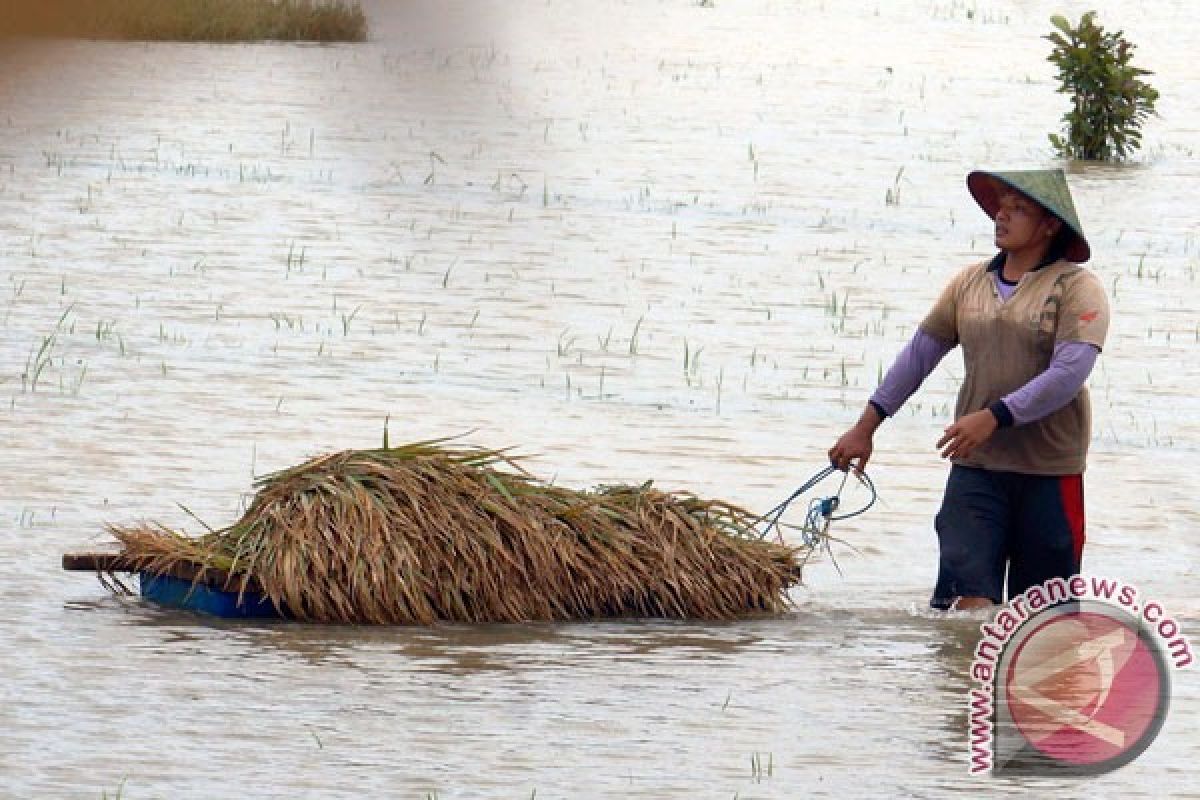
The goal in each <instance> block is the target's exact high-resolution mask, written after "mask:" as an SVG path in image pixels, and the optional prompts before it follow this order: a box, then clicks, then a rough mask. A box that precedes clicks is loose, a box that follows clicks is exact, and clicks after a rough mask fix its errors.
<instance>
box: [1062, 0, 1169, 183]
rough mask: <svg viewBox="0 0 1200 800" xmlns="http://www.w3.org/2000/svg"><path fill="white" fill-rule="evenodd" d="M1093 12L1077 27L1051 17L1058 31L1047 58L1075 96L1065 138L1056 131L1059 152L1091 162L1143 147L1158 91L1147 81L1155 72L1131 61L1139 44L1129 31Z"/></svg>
mask: <svg viewBox="0 0 1200 800" xmlns="http://www.w3.org/2000/svg"><path fill="white" fill-rule="evenodd" d="M1095 19H1096V12H1094V11H1089V12H1088V13H1086V14H1084V15H1083V16H1082V17H1081V18H1080V20H1079V27H1077V28H1072V27H1071V23H1070V22H1069V21H1068V20H1067V19H1066V17H1062V16H1058V15H1055V16H1053V17H1051V18H1050V22H1051V23H1052V24H1053V25H1054V27H1056V28H1058V30H1059V32H1058V33H1052V34H1050V35H1048V36H1045V37H1043V38H1045V39H1049V40H1050V41H1051V42H1053V43H1054V50H1053V52H1051V53H1050V56H1049V57H1048V58H1047V60H1048V61H1050V62H1052V63H1053V64H1054V65H1055V66H1056V67H1058V79H1059V81H1060V82H1061V85H1060V86H1059V88H1058V91H1059V92H1061V93H1063V94H1068V95H1071V100H1072V106H1071V110H1070V111H1068V112H1067V113H1066V114H1064V115H1063V122H1065V123H1066V129H1065V131H1064V133H1065V134H1066V135H1065V137H1063V136H1059V135H1058V134H1054V133H1052V134H1050V143H1051V144H1053V145H1054V148H1055V149H1056V150H1057V151H1058V153H1059V155H1062V156H1065V157H1067V158H1076V159H1082V160H1087V161H1119V160H1121V159H1124V158H1125V157H1127V156H1128V155H1129V154H1131V153H1132V152H1133V151H1134V150H1137V149H1138V148H1139V147H1141V146H1142V134H1141V131H1140V130H1139V128H1141V126H1142V122H1143V121H1144V120H1145V119H1146V117H1148V116H1149V115H1151V114H1153V113H1154V103H1155V101H1156V100H1158V91H1157V90H1155V89H1154V87H1152V86H1150V84H1148V83H1146V82H1145V81H1143V80H1141V76H1143V75H1152V74H1153V73H1151V72H1150V71H1148V70H1144V69H1138V68H1137V67H1135V66H1133V65H1132V64H1130V63H1129V62H1130V59H1132V58H1133V50H1134V46H1133V45H1132V44H1130V43H1129V41H1128V40H1126V39H1125V37H1124V32H1123V31H1117V32H1116V33H1105V32H1104V28H1102V27H1101V26H1099V25H1097V24H1096V21H1095Z"/></svg>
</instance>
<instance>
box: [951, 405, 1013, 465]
mask: <svg viewBox="0 0 1200 800" xmlns="http://www.w3.org/2000/svg"><path fill="white" fill-rule="evenodd" d="M997 425H998V423H997V422H996V415H995V414H993V413H992V412H991V411H989V410H988V409H986V408H985V409H983V410H982V411H975V412H973V413H970V414H967V415H966V416H965V417H961V418H960V419H958V420H957V421H956V422H955V423H954V424H953V425H951V426H950V427H948V428H946V433H945V435H943V436H942V438H941V439H938V443H937V446H938V447H939V448H941V450H942V458H967V457H968V456H970V455H971V451H972V450H974V449H975V448H976V447H978V446H979V445H981V444H983V443H984V442H986V441H987V440H988V437H989V436H991V435H992V432H993V431H994V430H996V428H997Z"/></svg>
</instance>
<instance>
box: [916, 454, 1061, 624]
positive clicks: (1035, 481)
mask: <svg viewBox="0 0 1200 800" xmlns="http://www.w3.org/2000/svg"><path fill="white" fill-rule="evenodd" d="M935 526H936V528H937V534H938V543H939V545H940V550H941V557H940V560H939V563H938V579H937V586H936V587H934V590H933V598H932V599H931V600H930V601H929V604H930V605H931V606H933V607H934V608H941V609H946V608H949V607H950V605H951V603H953V602H954V599H955V598H958V597H988V598H991V600H992V601H993V602H995V603H1001V602H1004V600H1005V599H1006V598H1005V596H1004V588H1005V570H1006V569H1007V572H1008V580H1007V584H1008V598H1009V599H1011V598H1013V597H1015V596H1017V595H1018V594H1020V593H1021V592H1024V591H1025V590H1026V589H1028V588H1029V587H1031V586H1036V585H1037V584H1039V583H1043V582H1044V581H1047V580H1049V579H1051V578H1068V577H1070V576H1071V575H1075V574H1078V572H1079V569H1080V566H1081V565H1082V561H1083V542H1084V516H1083V476H1081V475H1061V476H1059V475H1054V476H1046V475H1025V474H1022V473H1017V472H993V471H991V470H986V469H978V468H975V467H962V466H958V465H957V464H956V465H955V466H953V467H951V469H950V477H949V478H948V479H947V481H946V494H945V497H944V498H943V500H942V508H941V510H940V511H939V512H938V515H937V519H936V521H935Z"/></svg>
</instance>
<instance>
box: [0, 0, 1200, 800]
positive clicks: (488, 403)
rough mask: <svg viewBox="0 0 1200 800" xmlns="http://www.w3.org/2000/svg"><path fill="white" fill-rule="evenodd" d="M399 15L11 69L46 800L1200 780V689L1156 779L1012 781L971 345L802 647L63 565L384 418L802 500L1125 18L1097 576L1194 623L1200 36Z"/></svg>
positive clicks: (10, 211) (764, 500)
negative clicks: (317, 614) (963, 581)
mask: <svg viewBox="0 0 1200 800" xmlns="http://www.w3.org/2000/svg"><path fill="white" fill-rule="evenodd" d="M366 8H367V10H368V13H369V16H370V19H371V24H372V40H371V41H370V42H369V43H366V44H363V45H355V46H310V45H280V44H262V45H234V46H210V45H202V44H143V43H97V42H37V43H30V42H2V43H0V442H2V446H0V563H2V564H3V565H4V568H5V575H4V580H3V581H0V659H2V664H3V667H2V670H0V674H2V675H3V677H2V678H0V796H3V797H13V798H25V797H39V798H40V797H49V798H64V797H91V798H95V797H100V796H102V794H105V793H107V795H108V796H109V797H112V796H114V795H115V794H116V793H117V792H120V793H121V795H120V796H122V797H125V798H158V797H171V798H212V797H262V798H276V797H278V798H294V797H396V798H422V799H425V798H432V797H436V798H473V797H503V798H524V797H536V798H539V800H540V799H542V798H590V797H612V798H633V797H644V798H693V797H704V798H708V797H712V798H732V797H740V798H792V797H799V796H805V795H813V796H837V797H856V796H908V797H935V796H962V797H974V796H979V795H981V794H983V793H985V792H1000V793H1004V794H1024V793H1028V794H1033V795H1038V796H1051V795H1053V796H1076V795H1084V794H1086V795H1088V796H1096V795H1097V794H1098V795H1100V796H1116V795H1121V796H1129V797H1162V796H1166V795H1175V796H1187V795H1190V796H1200V776H1198V775H1197V771H1196V767H1195V764H1196V763H1197V761H1198V760H1200V739H1198V737H1197V734H1196V733H1195V726H1194V722H1193V720H1194V717H1195V716H1196V713H1197V711H1200V700H1198V692H1197V688H1196V681H1195V679H1194V672H1182V673H1178V674H1176V675H1175V679H1176V680H1175V684H1174V697H1173V699H1172V708H1171V714H1170V716H1169V718H1168V719H1167V722H1166V725H1165V727H1164V729H1163V731H1162V733H1161V735H1160V736H1159V738H1158V740H1157V741H1156V742H1155V743H1154V744H1153V745H1152V746H1151V748H1150V749H1149V750H1148V751H1147V752H1146V753H1144V754H1143V755H1142V756H1141V757H1140V758H1139V759H1138V760H1137V761H1135V762H1134V763H1133V764H1131V765H1129V766H1127V767H1125V768H1123V769H1121V770H1119V771H1117V772H1114V773H1111V774H1108V775H1105V776H1103V777H1100V778H1095V779H1089V780H1075V781H1066V780H1058V779H1040V780H1036V781H1034V780H1027V781H1016V780H1011V779H990V780H985V781H984V782H982V783H981V782H980V779H971V778H968V776H967V756H966V745H965V742H966V724H965V704H966V690H967V685H968V681H967V667H968V662H969V653H970V650H971V649H972V648H973V647H974V645H975V641H976V637H977V626H978V625H979V623H980V621H981V619H982V617H980V616H970V615H961V616H952V617H950V618H946V617H939V616H935V615H933V614H930V613H929V612H927V611H926V610H925V604H926V601H927V598H928V592H929V589H930V587H931V585H932V581H933V577H934V569H935V566H936V544H935V541H934V537H933V533H932V518H933V515H934V513H935V511H936V509H937V505H938V502H939V499H940V494H941V488H942V483H943V481H944V477H945V472H946V465H945V464H944V463H943V462H941V461H940V460H939V459H938V457H937V453H936V451H935V449H934V442H935V441H936V440H937V438H938V436H939V435H940V432H941V428H942V427H943V426H944V425H945V424H947V423H948V421H949V416H950V414H951V412H952V409H953V395H954V392H955V390H956V386H957V383H956V380H957V378H958V377H960V375H961V362H960V360H959V359H958V358H957V356H954V357H951V358H948V359H947V360H946V362H945V363H944V364H943V366H942V367H940V368H939V370H938V372H937V373H935V375H934V376H932V377H931V378H930V380H929V381H928V382H927V384H926V386H925V387H923V388H922V390H921V392H920V393H919V394H918V395H917V396H916V397H914V398H913V400H912V401H911V402H910V404H909V406H908V407H907V408H906V409H905V410H904V411H903V412H902V413H901V414H899V415H898V417H897V418H896V419H894V420H891V421H889V422H888V423H887V424H886V426H885V427H884V428H883V429H882V430H881V431H880V433H879V434H878V436H877V439H876V446H877V451H876V455H875V457H874V459H873V462H872V468H871V473H872V476H873V478H874V480H875V482H876V483H877V485H878V486H879V490H880V500H879V504H878V506H877V507H876V508H875V509H873V510H872V511H871V512H869V513H868V514H866V515H864V516H862V517H858V518H856V519H853V520H848V521H846V522H843V523H840V524H838V525H837V526H835V529H834V531H833V532H834V533H835V535H837V536H838V537H839V538H841V539H843V540H844V541H845V542H847V543H848V544H850V545H853V546H854V549H851V548H850V547H848V546H843V547H838V548H836V549H835V550H834V553H835V555H836V556H837V562H838V563H837V566H836V567H835V565H834V564H832V563H831V562H830V561H829V560H828V559H824V560H822V561H820V562H818V563H816V564H815V565H813V566H811V567H810V568H809V570H808V572H807V575H806V578H807V580H806V583H807V585H806V586H805V587H803V588H800V589H797V590H796V591H795V592H794V596H793V599H794V600H795V604H796V608H795V610H794V611H793V612H791V613H789V614H786V615H784V616H781V617H773V618H765V619H753V620H747V621H741V622H736V623H723V624H700V623H680V622H663V621H622V622H605V623H599V624H592V623H589V624H571V625H509V626H483V627H459V626H447V627H442V628H436V629H429V630H427V629H406V628H354V627H315V626H301V625H292V624H274V625H272V624H245V623H228V622H221V621H215V620H209V619H204V618H198V617H194V616H191V615H188V614H183V613H172V612H167V611H164V610H161V609H158V608H154V607H150V606H147V605H146V604H144V603H143V602H141V601H140V600H138V599H136V598H117V597H113V596H111V595H109V594H108V593H107V592H106V591H105V590H104V589H103V588H102V587H101V586H100V585H98V584H97V582H96V581H94V580H92V579H91V578H89V577H88V576H85V575H81V574H77V573H64V572H62V571H61V570H60V569H59V560H60V558H61V555H62V553H63V552H65V551H69V550H79V549H87V548H88V547H93V546H95V545H96V544H97V543H98V542H102V541H104V540H105V538H106V537H105V534H104V526H105V524H106V523H121V522H125V523H128V522H133V521H136V520H141V519H152V520H157V521H160V522H162V523H164V524H167V525H172V526H177V527H182V528H184V529H186V530H188V531H190V532H193V533H195V532H198V531H199V530H200V525H199V523H197V522H196V520H195V519H193V517H192V515H193V514H194V515H195V517H197V518H199V519H201V520H204V521H205V522H206V523H208V524H211V525H214V526H216V525H223V524H226V523H228V522H230V521H232V519H234V518H235V517H236V515H237V514H238V512H239V510H240V508H241V507H242V504H243V503H244V501H245V498H246V493H247V492H248V491H249V490H250V487H251V481H252V479H253V477H254V476H255V475H260V474H263V473H266V472H268V471H271V470H274V469H277V468H281V467H284V466H288V465H291V464H294V463H297V462H298V461H300V460H302V459H304V458H306V457H308V456H311V455H315V454H317V453H322V452H326V451H330V450H334V449H344V448H352V447H368V446H375V445H376V444H378V442H379V441H380V438H381V436H382V432H383V428H384V422H385V419H387V420H389V422H388V427H389V433H390V437H391V440H392V441H393V442H396V441H403V440H415V439H421V438H430V437H438V436H447V435H458V434H464V435H465V436H464V441H466V442H470V443H473V444H477V445H481V446H486V447H507V446H513V447H515V448H516V449H517V451H518V452H520V453H522V454H524V455H525V456H526V462H525V463H526V466H527V468H529V469H530V470H532V471H533V472H534V473H535V474H538V475H539V476H541V477H543V478H546V479H554V480H555V481H556V482H558V483H560V484H564V485H569V486H580V487H585V486H593V485H596V484H601V483H620V482H641V481H644V480H647V479H654V480H655V481H656V483H657V484H658V485H660V486H663V487H665V488H682V489H689V490H691V491H694V492H696V493H698V494H701V495H704V496H713V497H721V498H724V499H727V500H731V501H733V502H736V503H739V504H742V505H745V506H748V507H751V508H756V509H766V508H769V507H770V506H772V505H774V504H775V503H776V502H778V501H779V500H780V499H782V498H783V497H784V496H786V495H787V494H788V493H789V492H790V491H791V490H792V489H793V488H794V487H795V486H797V485H799V484H800V483H802V482H803V481H804V480H805V479H807V478H808V477H809V476H810V475H811V474H813V473H814V472H816V471H817V470H819V469H820V468H821V467H822V466H823V461H824V455H823V454H824V452H825V450H826V449H827V448H828V447H829V446H830V444H832V442H833V440H834V439H835V438H836V436H837V435H838V434H839V433H840V432H841V431H842V430H844V429H845V428H846V427H847V426H849V425H850V424H851V423H852V422H853V420H854V419H855V418H856V417H857V415H858V414H859V412H860V410H861V408H862V406H863V404H864V403H865V401H866V399H867V396H868V395H869V393H870V391H871V389H872V388H873V387H874V386H875V384H876V382H877V381H878V378H879V375H880V372H881V371H882V370H883V369H886V367H887V365H888V364H889V363H890V361H891V359H892V357H893V356H894V354H895V353H896V352H897V351H898V350H899V348H900V347H901V346H902V345H903V343H904V342H905V341H906V340H907V338H908V336H909V335H911V333H912V331H913V327H914V325H915V324H916V323H917V322H919V320H920V319H921V317H922V316H923V315H924V313H925V311H926V309H927V308H928V306H929V304H930V303H931V302H932V301H933V299H934V297H935V296H936V294H937V292H938V290H939V289H940V287H941V285H942V283H943V282H944V281H945V280H946V279H947V278H948V277H949V276H950V275H951V274H952V272H953V271H954V270H955V269H957V268H958V267H959V266H961V265H963V264H965V263H967V262H968V261H970V260H972V259H979V258H983V257H985V256H987V255H989V246H990V223H989V221H988V220H987V219H986V217H985V216H984V215H983V214H982V213H981V212H979V211H978V209H977V208H976V207H975V206H974V203H973V201H972V200H971V199H970V197H969V195H968V194H967V192H966V191H965V188H964V182H963V177H964V175H965V173H966V172H967V171H968V170H969V169H971V168H974V167H979V166H983V167H994V168H1020V167H1038V166H1049V165H1053V164H1054V163H1055V162H1054V159H1053V157H1052V154H1051V153H1050V151H1049V145H1048V144H1047V142H1046V134H1047V133H1049V132H1051V131H1053V130H1055V129H1056V127H1057V120H1058V117H1059V116H1060V115H1061V113H1062V112H1063V111H1064V110H1065V99H1064V98H1063V97H1061V96H1059V95H1056V94H1055V93H1054V91H1053V88H1054V83H1053V80H1052V76H1053V73H1052V67H1051V65H1049V64H1048V63H1047V62H1046V61H1045V55H1046V53H1047V52H1048V43H1046V42H1045V41H1044V40H1042V39H1040V38H1039V37H1040V36H1041V35H1043V34H1045V33H1047V32H1048V30H1049V27H1050V26H1049V22H1048V20H1049V17H1050V15H1051V14H1053V13H1067V14H1069V15H1070V16H1071V17H1072V19H1074V18H1077V17H1078V15H1079V14H1080V13H1081V12H1082V11H1085V10H1087V9H1088V8H1096V9H1097V10H1098V11H1099V19H1100V21H1101V22H1102V23H1105V24H1107V25H1108V26H1109V27H1111V28H1117V27H1120V28H1124V29H1125V31H1126V33H1127V34H1128V35H1129V37H1130V39H1131V40H1132V41H1133V42H1134V43H1135V44H1137V45H1138V46H1139V49H1138V51H1137V54H1138V57H1137V58H1136V59H1135V61H1136V63H1138V64H1140V65H1144V66H1146V67H1148V68H1150V69H1153V70H1154V71H1155V75H1154V76H1153V77H1152V78H1151V79H1150V80H1151V82H1152V83H1153V84H1154V85H1155V86H1156V87H1157V88H1158V89H1159V90H1160V92H1161V94H1162V99H1161V101H1160V103H1159V111H1160V116H1159V117H1157V118H1152V119H1151V120H1150V121H1149V122H1148V123H1147V125H1146V135H1145V147H1144V150H1143V151H1142V152H1141V153H1140V154H1139V156H1138V157H1137V159H1135V161H1134V163H1132V164H1129V165H1125V166H1120V167H1116V166H1109V167H1103V166H1087V167H1073V168H1072V171H1071V175H1070V180H1071V183H1072V187H1073V190H1074V194H1075V201H1076V205H1077V206H1078V208H1079V211H1080V215H1081V217H1082V219H1083V223H1084V227H1085V230H1086V231H1087V232H1088V233H1089V236H1090V238H1091V242H1092V249H1093V253H1094V254H1095V255H1094V258H1093V262H1092V266H1093V268H1094V269H1095V270H1096V271H1097V272H1098V273H1099V274H1100V276H1101V277H1102V278H1103V280H1104V282H1105V284H1106V286H1108V287H1109V289H1110V294H1111V299H1112V303H1113V310H1114V321H1113V325H1112V328H1111V331H1110V337H1109V341H1108V346H1107V348H1106V350H1105V352H1104V354H1103V355H1102V357H1101V358H1100V360H1099V362H1098V366H1097V368H1096V370H1095V372H1094V373H1093V376H1092V379H1091V386H1092V392H1093V394H1092V398H1093V408H1094V412H1095V428H1094V441H1093V444H1092V455H1091V457H1090V466H1089V471H1088V473H1087V492H1088V514H1089V530H1088V535H1089V546H1088V550H1087V556H1086V561H1085V566H1086V568H1087V569H1088V571H1089V572H1092V573H1095V574H1100V575H1111V576H1113V577H1119V578H1121V579H1123V580H1125V581H1128V582H1130V583H1133V584H1135V585H1136V586H1137V587H1138V588H1139V589H1141V591H1142V592H1143V595H1144V596H1147V597H1153V598H1155V599H1157V600H1158V601H1159V602H1161V604H1162V605H1163V606H1164V607H1165V608H1167V609H1169V611H1170V612H1171V613H1172V614H1173V615H1174V616H1175V618H1176V619H1178V620H1179V621H1180V623H1181V624H1182V626H1183V628H1184V630H1185V631H1187V632H1190V633H1191V634H1192V635H1193V637H1195V635H1196V631H1197V627H1198V626H1197V622H1198V621H1200V602H1197V598H1196V592H1195V581H1194V577H1193V572H1194V567H1195V564H1196V557H1197V552H1198V545H1197V538H1196V530H1197V524H1198V522H1200V515H1198V513H1197V511H1196V507H1195V498H1196V497H1197V494H1198V490H1200V479H1198V478H1197V473H1198V470H1197V467H1200V422H1198V420H1200V393H1198V392H1197V387H1198V386H1200V358H1198V357H1197V355H1198V354H1200V317H1198V316H1197V311H1196V309H1197V307H1198V306H1200V287H1198V285H1197V281H1196V273H1197V271H1198V269H1200V240H1198V232H1200V226H1197V222H1196V220H1197V215H1196V201H1195V190H1196V187H1197V186H1200V158H1198V152H1197V151H1198V149H1200V107H1198V106H1197V105H1196V103H1195V98H1196V97H1198V96H1200V67H1198V66H1197V63H1196V60H1195V58H1194V52H1195V50H1196V47H1197V45H1198V44H1200V38H1198V37H1197V34H1196V31H1195V26H1194V22H1195V11H1194V6H1193V5H1192V4H1191V3H1188V2H1184V0H1153V1H1151V2H1146V3H1142V4H1139V5H1138V6H1137V9H1136V11H1135V10H1134V9H1133V7H1132V6H1129V5H1128V4H1121V3H1116V2H1100V3H1094V4H1087V5H1084V4H1079V3H1074V2H1072V3H1067V4H1066V6H1065V7H1064V6H1063V5H1061V4H1060V5H1055V4H1052V3H1049V2H1043V1H1042V0H1029V1H1028V2H1026V1H1024V0H1013V1H1012V2H994V3H988V2H983V3H976V2H970V3H966V4H964V3H962V2H947V3H942V2H936V0H935V1H934V2H901V3H884V2H878V3H847V4H841V3H833V2H810V1H805V2H796V3H783V2H754V1H751V2H737V3H735V2H722V0H717V3H716V5H715V7H713V8H707V7H701V6H700V5H698V4H697V3H695V2H688V1H685V0H679V1H678V2H646V3H642V2H638V3H621V2H609V1H608V0H600V2H592V3H544V2H543V3H536V2H528V3H527V2H515V3H513V2H509V3H491V2H489V3H457V2H455V3H445V2H427V3H408V2H406V3H398V2H397V3H386V2H382V0H380V1H379V2H371V3H368V4H367V6H366ZM838 567H840V570H839V569H838Z"/></svg>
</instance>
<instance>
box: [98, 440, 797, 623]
mask: <svg viewBox="0 0 1200 800" xmlns="http://www.w3.org/2000/svg"><path fill="white" fill-rule="evenodd" d="M255 485H256V488H257V489H258V493H257V495H256V496H255V498H254V500H253V502H252V503H251V504H250V506H249V507H248V508H247V510H246V512H245V513H244V514H243V516H242V518H241V519H240V520H238V521H237V522H235V523H234V524H233V525H231V526H229V527H227V528H223V529H220V530H210V531H209V532H208V533H207V534H204V535H201V536H199V537H188V536H185V535H183V534H181V533H177V532H175V531H172V530H169V529H166V528H164V527H161V526H156V525H152V524H148V525H138V526H131V527H118V526H113V527H111V528H110V530H111V531H112V533H113V535H114V536H115V537H116V539H117V540H118V542H120V544H121V545H122V547H123V555H125V556H126V558H127V559H130V560H132V561H135V562H136V563H137V564H139V565H140V566H141V568H143V569H146V570H148V571H150V572H162V571H166V570H169V569H170V568H171V567H172V566H173V565H176V564H179V563H181V562H190V563H192V564H202V565H205V566H208V567H213V568H216V569H219V570H221V571H223V572H225V573H227V574H228V576H229V578H228V580H227V582H226V583H225V588H226V590H229V591H246V590H247V589H248V588H250V589H258V590H261V591H262V592H263V593H264V594H265V595H266V596H267V597H268V598H269V599H270V600H271V602H273V603H274V604H275V606H276V608H278V609H280V610H281V611H283V612H284V613H285V615H287V616H290V617H292V618H294V619H299V620H307V621H313V622H336V623H383V624H419V625H429V624H435V623H439V622H472V623H478V622H527V621H534V620H571V619H593V618H605V617H668V618H700V619H726V618H731V617H735V616H738V615H741V614H745V613H752V612H779V611H782V610H784V609H785V608H786V607H787V606H788V605H789V604H790V603H789V599H788V595H787V589H788V588H789V587H790V586H792V585H794V584H797V583H799V581H800V562H799V561H798V560H797V556H798V555H800V554H803V553H805V552H806V550H805V549H803V548H795V547H790V546H787V545H784V544H781V543H776V542H771V541H765V540H763V539H762V538H761V537H760V536H759V535H758V533H757V531H756V530H755V525H756V524H757V523H758V522H760V518H759V517H758V516H756V515H754V514H751V513H749V512H747V511H744V510H742V509H740V508H738V507H736V506H733V505H731V504H728V503H725V502H722V501H712V500H701V499H700V498H697V497H695V496H693V495H690V494H686V493H680V492H664V491H660V490H658V489H655V488H653V487H652V486H651V484H650V483H649V482H647V483H645V484H641V485H636V486H610V487H601V488H599V489H596V490H591V491H577V490H572V489H567V488H562V487H556V486H551V485H548V484H545V483H542V482H540V481H538V480H536V479H535V478H533V477H532V476H530V475H529V474H528V473H526V472H525V471H524V470H522V469H521V468H519V467H518V466H517V465H516V463H515V462H514V461H513V460H512V459H510V458H509V457H507V456H505V455H504V454H503V453H501V452H498V451H492V450H482V449H478V448H471V447H459V446H448V445H445V444H444V443H442V442H438V441H435V442H416V443H413V444H407V445H403V446H400V447H391V448H389V447H386V446H385V447H384V448H381V449H377V450H357V451H355V450H349V451H343V452H339V453H333V454H330V455H326V456H322V457H319V458H315V459H312V460H310V461H308V462H306V463H304V464H301V465H299V466H296V467H293V468H291V469H287V470H283V471H281V472H278V473H275V474H272V475H268V476H265V477H263V478H260V479H259V480H257V481H256V484H255Z"/></svg>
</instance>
